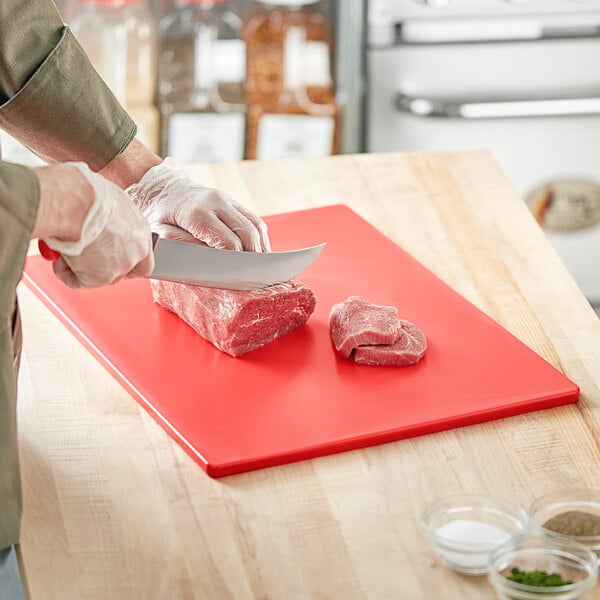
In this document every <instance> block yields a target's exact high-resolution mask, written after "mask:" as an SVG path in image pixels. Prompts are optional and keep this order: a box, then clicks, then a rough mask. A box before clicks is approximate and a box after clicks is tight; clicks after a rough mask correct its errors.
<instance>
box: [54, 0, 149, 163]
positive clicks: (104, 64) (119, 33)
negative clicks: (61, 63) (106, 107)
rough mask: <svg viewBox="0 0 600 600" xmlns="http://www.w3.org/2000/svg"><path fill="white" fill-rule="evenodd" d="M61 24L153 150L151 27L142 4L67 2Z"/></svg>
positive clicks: (137, 0)
mask: <svg viewBox="0 0 600 600" xmlns="http://www.w3.org/2000/svg"><path fill="white" fill-rule="evenodd" d="M65 13H66V14H65V18H66V20H67V23H68V24H69V26H70V28H71V30H72V31H73V34H74V35H75V37H76V38H77V40H78V41H79V43H80V44H81V45H82V47H83V49H84V50H85V51H86V53H87V55H88V56H89V58H90V61H91V62H92V64H93V65H94V67H95V69H96V70H97V71H98V72H99V73H100V75H101V77H102V78H103V79H104V81H105V82H106V84H107V85H108V87H109V88H110V89H111V91H112V93H113V94H114V95H115V96H116V98H117V99H118V100H119V102H120V103H121V104H122V105H123V107H124V108H125V109H126V110H127V112H128V113H129V114H130V115H131V117H132V118H133V120H134V121H135V123H136V125H137V127H138V133H137V136H138V138H140V140H141V141H142V142H144V143H145V144H146V145H148V146H149V147H150V148H152V149H153V150H155V151H157V150H158V110H157V107H156V104H155V86H156V25H155V22H154V19H153V17H152V14H151V12H150V10H149V7H148V5H147V3H146V2H145V0H72V1H71V3H70V4H69V5H68V6H66V7H65Z"/></svg>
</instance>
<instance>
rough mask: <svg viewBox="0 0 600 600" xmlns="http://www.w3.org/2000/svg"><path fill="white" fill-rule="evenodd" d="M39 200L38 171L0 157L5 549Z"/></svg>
mask: <svg viewBox="0 0 600 600" xmlns="http://www.w3.org/2000/svg"><path fill="white" fill-rule="evenodd" d="M38 202H39V186H38V180H37V178H36V176H35V174H34V172H33V171H31V170H30V169H27V168H26V167H22V166H20V165H14V164H11V163H7V162H3V161H0V282H2V283H1V285H0V549H2V548H6V547H7V546H9V545H11V544H15V543H16V542H17V541H18V539H19V523H20V517H21V488H20V480H19V466H18V454H17V438H16V435H17V430H16V407H15V392H16V368H15V354H16V353H17V352H18V347H17V346H16V340H15V339H14V337H13V334H14V332H15V323H14V319H15V318H17V317H18V315H17V314H16V313H15V289H16V287H17V284H18V283H19V280H20V279H21V272H22V270H23V263H24V262H25V256H26V254H27V248H28V245H29V238H30V235H31V231H32V230H33V227H34V224H35V217H36V213H37V208H38ZM0 595H1V593H0Z"/></svg>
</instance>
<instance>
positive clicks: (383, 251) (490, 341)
mask: <svg viewBox="0 0 600 600" xmlns="http://www.w3.org/2000/svg"><path fill="white" fill-rule="evenodd" d="M266 220H267V222H268V224H269V232H270V236H271V240H272V244H273V248H274V249H277V250H287V249H292V248H296V247H303V246H311V245H313V244H316V243H319V242H322V241H327V242H328V244H327V247H326V248H325V250H324V251H323V253H322V254H321V256H320V257H319V258H318V259H317V261H316V262H315V263H313V265H311V267H310V268H309V269H308V270H307V271H305V272H304V273H303V274H302V276H301V278H302V280H303V281H304V282H305V283H307V284H308V285H309V286H310V287H311V288H313V289H314V291H315V293H316V296H317V307H316V309H315V312H314V314H313V315H312V317H311V319H310V320H309V322H308V323H307V325H305V326H303V327H301V328H299V329H297V330H296V331H294V332H292V333H289V334H288V335H286V336H284V337H282V338H280V339H279V340H277V341H275V342H273V343H271V344H269V345H267V346H265V347H263V348H260V349H258V350H255V351H253V352H250V353H248V354H246V355H243V356H241V357H238V358H232V357H231V356H229V355H227V354H224V353H222V352H220V351H219V350H217V349H216V348H214V346H212V345H211V344H210V343H208V342H206V341H205V340H203V339H202V338H201V337H199V336H198V335H197V334H196V333H195V332H194V331H193V330H192V329H191V328H190V327H188V326H187V325H186V324H185V323H184V322H183V321H181V320H180V319H179V318H178V317H176V316H175V315H173V314H172V313H169V312H167V311H166V310H164V309H163V308H161V307H159V306H158V305H156V304H154V303H153V301H152V296H151V292H150V286H149V282H148V280H145V279H136V280H128V281H122V282H120V283H118V284H117V285H114V286H111V287H104V288H100V289H94V290H71V289H69V288H67V287H66V286H64V285H63V284H62V283H60V282H59V281H58V279H56V277H55V276H54V274H53V272H52V269H51V266H50V264H49V263H48V262H47V261H44V260H43V259H41V258H40V257H30V258H28V259H27V264H26V269H25V274H24V280H25V282H26V283H27V284H28V285H29V286H30V287H31V288H32V290H33V291H34V292H35V293H36V294H37V295H38V296H39V297H40V298H41V299H42V300H43V302H45V303H46V304H47V305H48V306H49V307H50V309H52V310H53V311H54V312H55V313H56V314H57V315H58V317H59V318H60V319H61V320H62V321H63V322H64V324H65V325H66V326H67V327H69V328H70V329H71V330H72V331H73V332H74V333H75V335H76V336H78V337H79V338H80V339H81V341H82V342H83V343H84V344H85V345H86V346H87V347H88V349H89V350H90V351H91V352H92V353H93V354H94V355H95V356H96V357H97V358H98V359H99V360H100V361H101V362H102V364H104V366H106V367H107V368H108V369H109V371H110V372H111V373H112V374H113V375H114V376H115V377H116V378H117V379H118V380H119V381H120V382H121V383H122V384H123V385H124V386H125V388H126V389H127V390H128V391H129V392H130V393H131V394H132V396H133V397H134V398H135V399H136V400H137V401H138V402H139V403H140V404H141V405H142V406H143V407H144V408H145V409H146V410H147V411H148V412H149V413H150V414H151V415H152V416H153V417H154V418H155V419H156V420H157V421H158V423H159V424H160V425H161V426H162V427H164V429H165V430H166V431H167V433H168V434H169V435H170V436H171V437H173V438H174V439H175V440H176V441H177V442H178V443H179V444H180V445H181V446H182V447H183V449H184V450H186V451H187V452H188V453H189V454H190V455H191V456H192V457H193V458H194V459H195V460H196V461H197V462H198V463H199V464H200V465H201V466H202V468H203V469H205V470H206V472H207V473H208V474H209V475H211V476H213V477H221V476H224V475H231V474H234V473H240V472H244V471H249V470H252V469H259V468H262V467H268V466H273V465H278V464H283V463H288V462H292V461H297V460H302V459H306V458H312V457H316V456H322V455H326V454H331V453H334V452H341V451H345V450H352V449H355V448H363V447H365V446H370V445H374V444H380V443H383V442H391V441H394V440H399V439H401V438H406V437H410V436H416V435H422V434H427V433H432V432H435V431H440V430H443V429H449V428H453V427H458V426H463V425H470V424H473V423H479V422H482V421H487V420H490V419H496V418H499V417H508V416H511V415H515V414H518V413H524V412H527V411H532V410H538V409H542V408H548V407H552V406H558V405H561V404H566V403H569V402H576V401H577V399H578V397H579V388H578V387H577V386H576V385H575V384H574V383H573V382H571V381H570V380H569V379H567V378H566V377H565V376H564V375H563V374H561V373H560V372H559V371H557V370H556V369H555V368H554V367H552V366H551V365H550V364H549V363H547V362H546V361H545V360H543V359H542V358H541V357H540V356H538V355H537V354H536V353H535V352H533V351H532V350H530V349H529V348H528V347H527V346H525V345H524V344H522V343H521V342H520V341H519V340H517V339H516V338H515V337H514V336H512V335H511V334H510V333H508V332H507V331H506V330H505V329H503V328H502V327H501V326H500V325H498V324H497V323H496V322H495V321H493V320H492V319H491V318H489V317H487V316H486V315H485V314H484V313H483V312H481V311H480V310H478V309H477V308H475V307H474V306H473V305H472V304H470V303H469V302H468V301H467V300H465V299H464V298H463V297H462V296H460V295H459V294H457V293H456V292H454V291H453V290H452V289H451V288H450V287H448V286H447V285H446V284H445V283H443V282H442V281H441V280H440V279H439V278H438V277H436V276H435V275H434V274H433V273H431V272H430V271H429V270H427V269H426V268H425V267H424V266H423V265H421V264H420V263H418V262H417V261H416V260H415V259H413V258H412V257H411V256H410V255H408V254H407V253H406V252H404V251H403V250H402V249H401V248H400V247H398V246H397V245H396V244H395V243H393V242H392V241H391V240H390V239H388V238H387V237H385V236H384V235H383V234H381V233H380V232H379V231H378V230H376V229H375V228H374V227H372V226H371V225H369V224H368V223H367V222H366V221H364V220H363V219H362V218H361V217H359V216H358V215H357V214H356V213H354V212H352V211H351V210H350V209H348V208H346V207H344V206H340V205H336V206H329V207H325V208H317V209H312V210H306V211H300V212H294V213H286V214H280V215H275V216H271V217H269V218H267V219H266ZM350 295H362V296H365V297H366V298H368V299H369V300H371V301H372V302H375V303H377V304H385V305H394V306H397V307H398V310H399V314H400V316H401V317H402V318H404V319H408V320H409V321H412V322H414V323H415V324H417V325H418V326H420V327H421V328H422V329H423V331H424V332H425V334H426V336H427V339H428V349H427V353H426V355H425V357H424V358H423V359H422V361H421V362H419V363H417V364H416V365H411V366H408V367H373V366H364V365H356V364H354V363H353V362H350V361H348V360H345V359H343V358H340V357H339V356H337V354H336V352H335V350H334V348H333V346H332V343H331V341H330V337H329V328H328V315H329V309H330V308H331V306H332V305H333V304H335V303H336V302H340V301H342V300H344V299H346V298H347V297H348V296H350Z"/></svg>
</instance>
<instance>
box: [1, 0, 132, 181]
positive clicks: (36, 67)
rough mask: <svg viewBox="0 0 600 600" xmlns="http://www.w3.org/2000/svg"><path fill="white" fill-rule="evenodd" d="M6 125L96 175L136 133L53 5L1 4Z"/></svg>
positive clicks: (46, 0) (42, 151)
mask: <svg viewBox="0 0 600 600" xmlns="http://www.w3.org/2000/svg"><path fill="white" fill-rule="evenodd" d="M0 128H2V129H4V130H5V131H6V132H7V133H9V134H10V135H12V136H13V137H15V138H16V139H18V140H19V141H21V142H22V143H23V144H25V145H26V146H27V147H29V148H31V149H32V150H33V151H34V152H35V153H36V154H38V155H39V156H41V157H42V158H44V159H45V160H47V161H48V162H66V161H84V162H86V163H88V165H89V166H90V168H92V169H94V170H96V171H97V170H99V169H101V168H103V167H104V166H106V165H107V164H108V163H109V162H110V161H111V160H112V159H113V158H115V157H116V156H118V155H119V154H120V153H121V152H122V151H123V150H124V149H125V148H126V147H127V145H128V144H129V143H130V142H131V140H132V139H133V137H134V136H135V133H136V127H135V124H134V122H133V121H132V119H131V118H130V117H129V115H128V114H127V113H126V112H125V110H124V109H123V108H122V107H121V105H120V104H119V102H118V101H117V99H116V98H115V97H114V95H113V94H112V93H111V91H110V90H109V89H108V87H107V86H106V84H105V83H104V82H103V81H102V79H101V78H100V76H99V75H98V73H97V72H96V71H95V70H94V68H93V67H92V65H91V63H90V61H89V59H88V57H87V55H86V54H85V52H84V51H83V49H82V48H81V46H80V45H79V43H78V42H77V40H76V39H75V37H74V35H73V33H72V32H71V31H70V30H69V28H68V27H67V26H65V25H64V24H63V22H62V20H61V18H60V15H59V14H58V11H57V10H56V7H55V6H54V4H53V2H52V1H51V0H0Z"/></svg>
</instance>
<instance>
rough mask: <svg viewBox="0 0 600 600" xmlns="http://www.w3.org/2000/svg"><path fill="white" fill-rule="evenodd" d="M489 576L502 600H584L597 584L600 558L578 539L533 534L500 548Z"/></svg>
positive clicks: (496, 552) (491, 558)
mask: <svg viewBox="0 0 600 600" xmlns="http://www.w3.org/2000/svg"><path fill="white" fill-rule="evenodd" d="M488 578H489V581H490V583H491V584H492V586H493V587H494V589H495V591H496V593H497V595H498V597H499V598H500V599H501V600H582V599H584V598H586V597H587V595H588V594H589V592H590V590H591V589H592V588H593V587H594V586H595V585H596V582H597V579H598V560H597V558H596V555H595V554H594V553H593V552H592V551H591V550H590V549H589V548H586V547H585V546H582V545H581V544H578V543H576V542H571V541H549V540H547V539H545V538H541V537H537V536H530V537H528V538H526V539H525V540H523V541H522V542H521V543H520V544H519V545H509V544H507V545H503V546H500V547H498V548H496V549H495V550H494V551H493V552H492V554H491V555H490V562H489V570H488Z"/></svg>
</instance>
